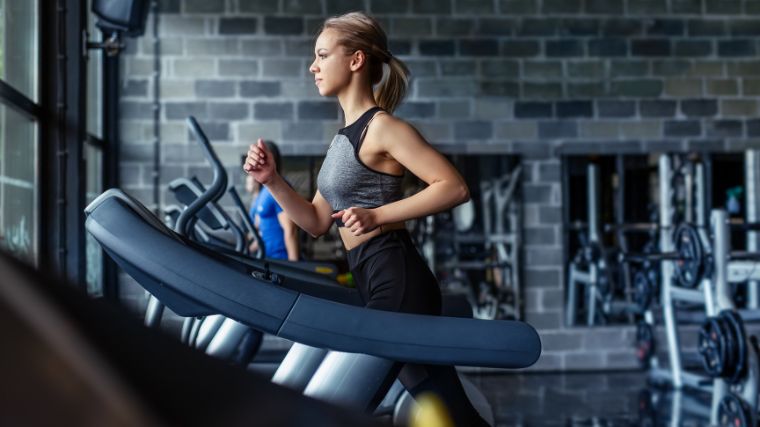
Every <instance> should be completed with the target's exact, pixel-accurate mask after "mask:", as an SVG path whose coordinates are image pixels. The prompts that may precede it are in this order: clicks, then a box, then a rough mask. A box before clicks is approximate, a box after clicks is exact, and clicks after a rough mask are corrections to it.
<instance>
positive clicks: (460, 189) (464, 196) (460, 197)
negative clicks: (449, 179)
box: [454, 183, 470, 205]
mask: <svg viewBox="0 0 760 427" xmlns="http://www.w3.org/2000/svg"><path fill="white" fill-rule="evenodd" d="M454 194H456V195H457V199H456V204H457V205H461V204H462V203H467V202H469V201H470V189H469V188H467V184H464V183H462V184H459V185H458V186H457V191H456V192H455V193H454Z"/></svg>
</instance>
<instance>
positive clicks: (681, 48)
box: [673, 40, 712, 57]
mask: <svg viewBox="0 0 760 427" xmlns="http://www.w3.org/2000/svg"><path fill="white" fill-rule="evenodd" d="M673 53H674V54H675V55H676V56H690V57H701V56H710V55H712V42H711V41H710V40H678V41H676V42H675V47H674V50H673Z"/></svg>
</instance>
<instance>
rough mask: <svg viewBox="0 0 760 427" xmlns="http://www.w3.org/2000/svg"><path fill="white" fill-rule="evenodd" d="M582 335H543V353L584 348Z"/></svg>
mask: <svg viewBox="0 0 760 427" xmlns="http://www.w3.org/2000/svg"><path fill="white" fill-rule="evenodd" d="M582 337H583V335H581V334H580V333H570V332H562V333H546V334H542V335H541V350H542V351H568V350H580V349H581V348H582V341H581V339H582Z"/></svg>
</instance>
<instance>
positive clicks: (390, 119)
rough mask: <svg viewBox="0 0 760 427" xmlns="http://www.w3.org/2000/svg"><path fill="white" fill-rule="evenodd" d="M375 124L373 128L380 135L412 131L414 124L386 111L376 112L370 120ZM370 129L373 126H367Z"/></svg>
mask: <svg viewBox="0 0 760 427" xmlns="http://www.w3.org/2000/svg"><path fill="white" fill-rule="evenodd" d="M372 123H374V124H375V125H376V126H374V128H375V129H374V130H375V131H376V132H377V133H379V134H382V135H395V134H403V133H405V132H410V131H411V132H414V126H412V125H411V124H410V123H409V122H407V121H406V120H404V119H401V118H399V117H397V116H394V115H393V114H391V113H389V112H387V111H380V112H378V113H377V114H376V115H375V117H374V118H373V120H372ZM369 128H370V129H369V130H370V131H372V130H373V129H372V128H373V126H370V127H369Z"/></svg>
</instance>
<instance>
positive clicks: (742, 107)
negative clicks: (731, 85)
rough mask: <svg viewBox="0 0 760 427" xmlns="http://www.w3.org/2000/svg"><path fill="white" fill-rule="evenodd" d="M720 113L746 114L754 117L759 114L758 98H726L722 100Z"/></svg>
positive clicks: (727, 114) (725, 114)
mask: <svg viewBox="0 0 760 427" xmlns="http://www.w3.org/2000/svg"><path fill="white" fill-rule="evenodd" d="M720 114H721V115H722V116H734V117H736V116H745V117H752V116H756V115H757V114H758V108H757V100H755V99H724V100H721V101H720Z"/></svg>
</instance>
